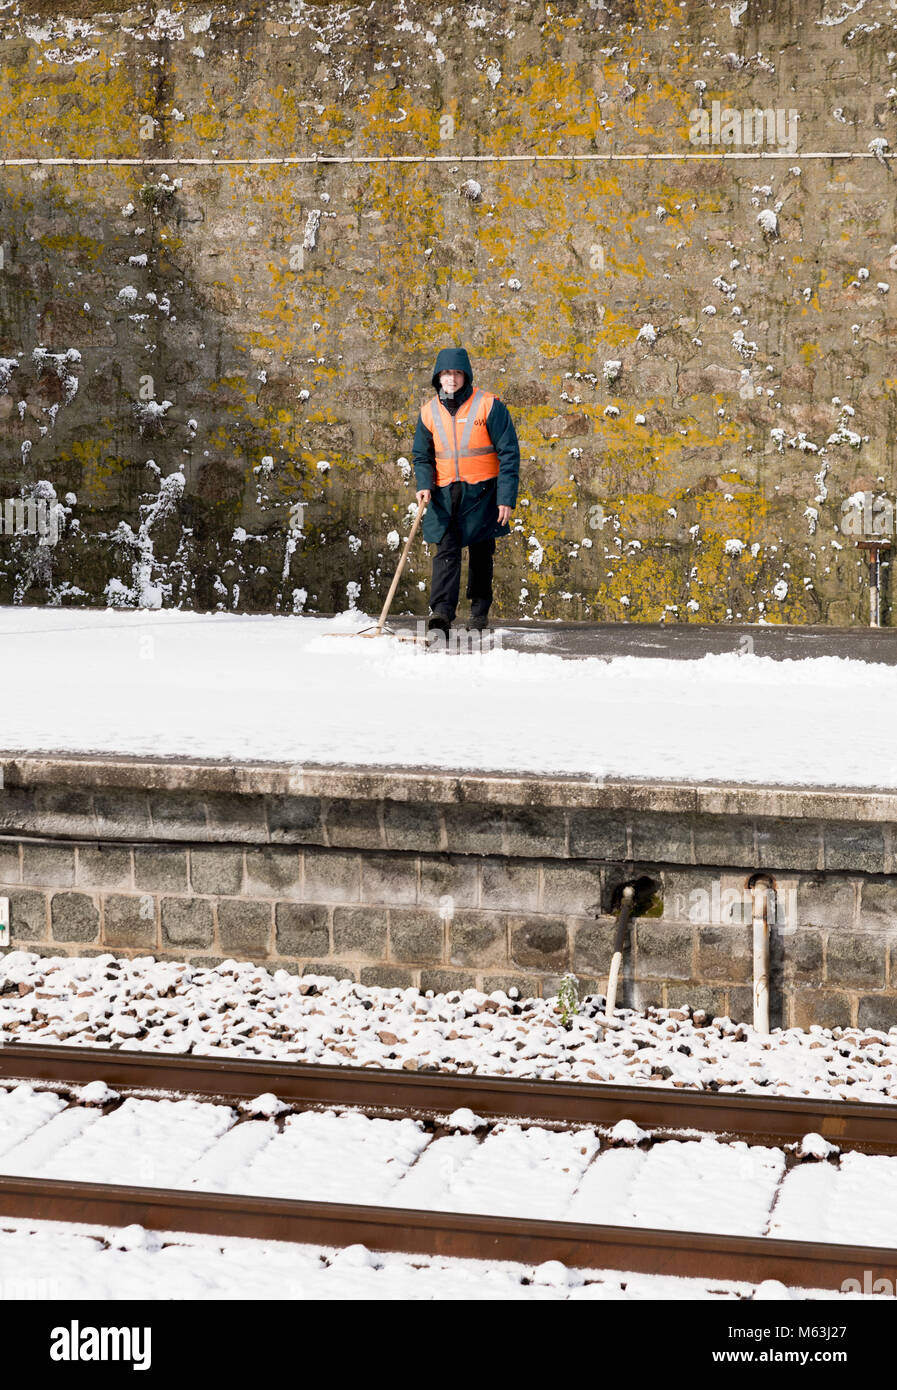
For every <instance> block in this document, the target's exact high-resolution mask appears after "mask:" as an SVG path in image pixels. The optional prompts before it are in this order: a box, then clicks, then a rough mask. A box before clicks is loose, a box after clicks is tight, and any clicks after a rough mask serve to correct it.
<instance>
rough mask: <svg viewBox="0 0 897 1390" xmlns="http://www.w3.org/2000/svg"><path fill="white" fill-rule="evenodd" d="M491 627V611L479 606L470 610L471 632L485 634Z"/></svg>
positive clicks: (469, 625)
mask: <svg viewBox="0 0 897 1390" xmlns="http://www.w3.org/2000/svg"><path fill="white" fill-rule="evenodd" d="M488 626H489V609H488V608H483V607H482V606H481V605H479V604H477V605H475V606H474V607H472V608H471V610H470V617H469V618H468V620H467V627H468V630H469V631H470V632H485V631H486V628H487V627H488Z"/></svg>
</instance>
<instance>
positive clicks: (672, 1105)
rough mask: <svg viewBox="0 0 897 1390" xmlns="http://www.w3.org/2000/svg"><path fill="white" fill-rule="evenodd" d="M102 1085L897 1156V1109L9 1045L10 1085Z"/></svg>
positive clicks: (0, 1064)
mask: <svg viewBox="0 0 897 1390" xmlns="http://www.w3.org/2000/svg"><path fill="white" fill-rule="evenodd" d="M98 1076H100V1077H101V1079H102V1080H103V1081H105V1082H106V1083H107V1084H108V1085H110V1086H114V1087H115V1088H116V1089H118V1090H125V1091H133V1092H135V1093H152V1092H158V1091H177V1092H179V1093H181V1094H184V1095H192V1096H199V1097H201V1098H202V1099H204V1100H213V1101H215V1100H219V1101H228V1102H231V1101H240V1100H251V1099H252V1098H253V1097H255V1096H258V1095H261V1094H262V1093H263V1092H265V1091H272V1092H273V1093H274V1094H275V1095H277V1096H278V1097H279V1098H280V1099H281V1100H284V1101H289V1102H291V1103H292V1104H294V1105H298V1106H312V1105H318V1106H320V1105H326V1106H340V1105H351V1106H355V1107H358V1108H360V1109H364V1110H365V1111H366V1112H367V1113H369V1114H377V1113H379V1114H395V1113H401V1114H410V1115H415V1116H417V1115H433V1114H448V1113H450V1112H451V1111H453V1110H457V1109H460V1108H462V1107H467V1108H469V1109H471V1110H473V1111H474V1112H475V1113H476V1114H478V1115H482V1116H483V1117H484V1118H486V1117H488V1118H491V1119H513V1120H524V1121H534V1122H543V1123H544V1122H546V1121H547V1122H560V1123H563V1124H577V1125H592V1126H594V1127H596V1128H603V1127H606V1128H610V1127H612V1126H613V1125H615V1124H616V1123H617V1121H618V1120H623V1119H626V1120H634V1121H635V1123H636V1124H638V1125H641V1126H642V1127H643V1128H644V1129H651V1130H654V1131H660V1132H662V1133H663V1132H672V1131H673V1130H676V1131H681V1130H698V1131H701V1132H705V1133H709V1134H716V1135H718V1136H720V1137H725V1138H731V1139H743V1140H745V1141H747V1142H749V1143H752V1144H763V1143H775V1144H777V1145H784V1144H791V1143H795V1142H797V1141H799V1140H800V1139H802V1138H803V1136H804V1135H805V1134H809V1133H816V1134H821V1135H822V1136H823V1138H825V1139H828V1140H829V1142H830V1143H834V1144H837V1145H838V1146H839V1148H842V1149H856V1150H858V1151H859V1152H861V1153H870V1154H889V1155H897V1104H893V1105H892V1104H888V1103H882V1104H870V1103H868V1102H865V1101H820V1100H813V1099H804V1098H794V1097H790V1096H787V1097H784V1096H755V1095H722V1094H720V1093H719V1092H708V1091H687V1090H684V1089H672V1088H668V1087H660V1086H615V1085H603V1084H600V1083H597V1082H588V1083H583V1082H576V1081H527V1080H517V1079H514V1078H508V1077H500V1076H480V1075H477V1076H457V1075H449V1074H446V1073H442V1072H408V1071H398V1070H395V1071H390V1070H386V1069H381V1068H373V1067H321V1066H313V1065H308V1064H303V1063H301V1062H280V1061H270V1062H269V1061H259V1060H257V1059H255V1058H245V1057H238V1056H230V1055H225V1056H221V1057H194V1056H192V1055H185V1054H183V1053H167V1052H136V1051H135V1052H130V1051H129V1052H123V1051H119V1050H115V1049H111V1048H106V1047H51V1046H35V1045H32V1044H27V1043H12V1044H8V1045H7V1046H5V1047H0V1083H2V1082H8V1081H13V1080H22V1081H39V1082H43V1083H48V1084H55V1085H60V1086H79V1085H84V1084H86V1083H88V1082H90V1081H94V1080H96V1079H97V1077H98Z"/></svg>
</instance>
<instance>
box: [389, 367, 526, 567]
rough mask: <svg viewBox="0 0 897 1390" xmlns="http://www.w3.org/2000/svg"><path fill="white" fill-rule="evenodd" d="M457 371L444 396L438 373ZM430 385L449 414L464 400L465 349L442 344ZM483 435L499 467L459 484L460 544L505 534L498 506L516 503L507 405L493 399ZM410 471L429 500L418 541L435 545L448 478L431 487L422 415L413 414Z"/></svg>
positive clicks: (469, 379)
mask: <svg viewBox="0 0 897 1390" xmlns="http://www.w3.org/2000/svg"><path fill="white" fill-rule="evenodd" d="M449 371H459V372H463V373H464V376H465V381H464V385H463V386H462V387H461V390H460V391H457V392H456V393H455V395H454V396H453V397H449V396H445V395H443V394H442V392H441V391H440V389H439V374H440V372H449ZM432 380H433V386H434V387H435V389H436V390H437V391H438V392H439V399H440V400H441V401H442V402H443V404H444V405H445V406H446V407H447V408H448V409H449V410H451V411H452V414H454V412H455V410H457V408H458V406H461V405H463V404H464V402H465V401H466V400H467V398H468V397H469V396H471V395H472V394H473V368H472V367H471V365H470V358H469V357H468V355H467V350H466V348H443V349H442V351H441V352H440V353H439V356H438V357H437V358H436V366H435V367H434V368H433V378H432ZM486 429H487V430H488V431H489V438H490V439H491V440H492V443H493V445H494V446H495V452H496V453H497V454H498V465H499V472H498V477H497V478H487V479H486V481H485V482H482V483H464V482H462V483H461V503H460V507H459V510H458V527H459V530H460V532H461V544H462V545H471V544H474V543H476V542H477V541H487V540H489V539H490V538H491V537H493V536H506V535H507V534H508V532H509V531H510V529H511V528H510V526H509V525H508V524H507V523H505V525H504V526H499V524H498V508H499V507H513V506H515V505H516V503H517V487H518V482H519V478H520V446H519V444H518V443H517V432H516V430H515V429H514V422H513V421H512V419H511V417H510V415H509V414H508V408H507V406H505V405H503V404H502V402H501V401H500V400H498V399H496V400H495V401H494V402H493V405H492V409H491V410H490V411H489V414H488V416H487V419H486ZM413 461H414V476H415V479H416V481H417V487H418V490H419V491H420V490H422V489H424V488H428V489H429V490H430V493H431V499H432V500H431V502H430V505H429V506H428V507H427V512H426V516H425V517H424V525H423V533H424V540H425V541H428V542H429V543H430V544H431V545H435V544H437V543H438V542H439V541H441V540H442V537H443V536H444V535H445V530H446V527H447V526H448V524H449V521H450V520H451V515H452V496H451V490H452V485H451V483H447V484H446V486H445V487H436V485H435V483H436V456H435V451H434V449H433V436H432V434H431V433H430V431H429V430H428V429H427V427H426V425H425V424H424V422H423V420H422V419H421V418H420V416H418V419H417V429H416V431H415V434H414V452H413Z"/></svg>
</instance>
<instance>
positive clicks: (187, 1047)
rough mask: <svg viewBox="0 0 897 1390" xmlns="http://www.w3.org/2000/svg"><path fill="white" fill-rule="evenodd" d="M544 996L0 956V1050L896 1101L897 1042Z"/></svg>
mask: <svg viewBox="0 0 897 1390" xmlns="http://www.w3.org/2000/svg"><path fill="white" fill-rule="evenodd" d="M555 1005H556V1001H555V1000H554V999H527V1000H514V999H510V998H509V997H508V996H506V995H504V994H502V993H501V992H500V991H497V992H495V993H494V994H492V995H489V996H487V995H484V994H481V993H478V992H477V991H476V990H466V991H465V992H464V993H458V992H455V993H452V994H438V995H435V996H425V995H422V994H420V993H419V991H418V990H416V989H406V990H396V989H380V988H376V987H373V986H370V987H367V986H363V985H357V984H354V983H352V982H351V981H346V980H342V981H335V980H332V979H329V978H325V977H312V976H308V975H307V976H304V977H302V978H299V977H298V976H295V975H291V974H289V973H288V972H287V971H284V970H279V971H276V972H275V973H274V974H273V975H272V974H270V973H269V972H268V971H267V970H266V969H265V968H264V967H263V966H260V965H253V964H248V963H242V964H241V963H237V962H235V961H225V962H224V963H223V964H222V965H219V966H216V967H214V968H212V969H199V968H197V967H193V966H190V965H187V964H183V963H177V962H171V961H155V960H154V959H153V958H152V957H150V956H145V957H138V958H136V959H133V960H127V959H117V958H116V957H114V956H112V955H102V956H98V957H94V958H75V957H55V958H52V959H45V958H42V957H40V956H37V955H34V954H32V953H29V952H23V951H11V952H9V953H7V954H6V955H5V956H0V1045H2V1044H3V1043H8V1042H11V1041H12V1040H14V1039H18V1040H20V1041H23V1042H32V1043H38V1042H48V1043H73V1044H86V1043H96V1044H103V1045H117V1046H120V1047H122V1048H127V1049H140V1050H144V1049H145V1050H160V1051H169V1052H192V1053H194V1054H195V1055H203V1054H205V1055H212V1054H219V1053H221V1052H228V1051H230V1052H235V1053H237V1054H239V1055H241V1056H245V1057H260V1058H284V1059H288V1060H292V1061H303V1062H316V1063H320V1064H326V1065H350V1066H379V1067H397V1068H398V1067H404V1068H405V1069H408V1070H417V1069H429V1070H437V1071H442V1072H464V1073H479V1074H488V1075H495V1076H515V1077H536V1078H542V1079H546V1080H569V1081H598V1082H618V1083H624V1084H628V1083H637V1082H643V1083H645V1084H650V1085H667V1086H680V1087H693V1088H696V1089H699V1090H701V1089H711V1090H716V1089H718V1090H722V1091H742V1092H751V1093H756V1094H767V1095H768V1094H773V1093H774V1094H778V1095H794V1096H815V1097H821V1098H836V1099H845V1100H867V1101H883V1100H888V1101H890V1100H897V1030H892V1031H891V1032H890V1033H882V1032H875V1031H873V1030H871V1029H865V1030H861V1029H856V1028H843V1029H842V1028H835V1029H833V1030H824V1029H821V1028H819V1027H813V1028H811V1029H810V1031H809V1032H803V1031H801V1030H800V1029H788V1030H781V1029H777V1030H775V1031H774V1032H773V1033H771V1034H770V1035H769V1036H768V1037H765V1036H763V1035H761V1034H757V1033H755V1032H754V1031H753V1029H752V1028H750V1027H749V1026H748V1025H747V1024H734V1023H732V1022H731V1020H729V1019H726V1018H717V1019H714V1020H713V1021H712V1022H708V1021H707V1020H706V1018H705V1016H704V1015H703V1014H702V1013H701V1012H700V1011H695V1012H693V1013H692V1012H691V1011H689V1010H687V1009H672V1010H665V1009H655V1008H651V1009H648V1010H646V1011H645V1012H644V1013H637V1012H634V1011H632V1010H620V1011H619V1014H618V1021H619V1023H620V1025H621V1026H620V1027H617V1028H605V1027H603V1026H602V1022H601V1016H600V1012H599V1005H598V1001H597V1000H591V1001H586V1003H585V1005H584V1006H583V1011H582V1012H581V1013H580V1014H579V1015H577V1016H576V1017H574V1018H573V1020H572V1025H571V1027H570V1028H569V1030H565V1029H564V1028H562V1027H561V1025H560V1021H559V1018H558V1015H557V1013H556V1011H555Z"/></svg>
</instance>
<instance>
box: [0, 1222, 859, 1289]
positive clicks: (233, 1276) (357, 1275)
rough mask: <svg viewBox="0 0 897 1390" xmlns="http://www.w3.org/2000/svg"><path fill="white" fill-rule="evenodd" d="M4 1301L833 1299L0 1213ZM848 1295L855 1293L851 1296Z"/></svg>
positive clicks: (711, 1282)
mask: <svg viewBox="0 0 897 1390" xmlns="http://www.w3.org/2000/svg"><path fill="white" fill-rule="evenodd" d="M0 1297H2V1298H3V1301H4V1303H8V1302H10V1301H12V1300H15V1299H27V1300H29V1301H31V1300H34V1299H49V1298H52V1299H64V1300H71V1299H102V1300H103V1301H107V1300H110V1299H111V1300H118V1299H198V1298H201V1299H231V1300H234V1301H239V1302H243V1301H245V1300H246V1299H296V1300H308V1299H340V1300H343V1299H383V1300H386V1299H388V1300H390V1301H395V1302H398V1301H402V1300H406V1299H413V1300H420V1299H444V1300H455V1299H459V1300H460V1299H463V1300H465V1301H466V1300H477V1301H483V1300H486V1301H489V1300H506V1299H515V1300H516V1299H527V1300H539V1301H547V1300H553V1301H557V1300H560V1299H570V1300H573V1301H578V1300H580V1299H589V1300H591V1299H599V1300H603V1299H606V1300H609V1301H622V1300H636V1301H642V1300H648V1299H652V1300H653V1299H664V1300H667V1299H670V1300H672V1299H675V1300H688V1301H692V1300H694V1299H706V1298H710V1299H715V1300H719V1299H726V1300H732V1299H745V1298H754V1297H758V1298H774V1299H787V1298H792V1299H804V1298H808V1297H809V1298H812V1299H832V1298H842V1297H844V1295H841V1294H837V1293H832V1292H829V1291H827V1290H818V1289H817V1290H800V1289H785V1288H784V1286H783V1285H781V1284H779V1283H775V1282H773V1281H771V1280H770V1281H767V1282H766V1283H765V1284H761V1285H759V1286H754V1285H751V1284H743V1283H729V1282H724V1281H722V1280H708V1281H704V1280H699V1279H677V1278H674V1277H672V1276H669V1275H653V1274H624V1273H620V1272H618V1271H617V1270H603V1271H602V1270H586V1269H575V1270H574V1269H566V1268H565V1267H564V1266H563V1265H560V1264H557V1263H551V1264H544V1265H538V1266H535V1267H534V1266H532V1265H522V1264H516V1263H511V1262H500V1261H494V1260H456V1259H449V1258H444V1257H439V1256H428V1255H394V1254H373V1253H371V1252H370V1251H369V1250H366V1249H365V1247H364V1246H361V1245H355V1246H350V1247H349V1248H348V1249H345V1250H333V1249H329V1248H324V1247H321V1246H312V1245H290V1244H287V1243H281V1242H278V1241H262V1240H240V1239H229V1240H224V1239H221V1238H220V1237H217V1236H199V1235H185V1234H180V1233H177V1232H169V1231H160V1232H155V1231H145V1230H143V1229H142V1228H141V1227H139V1226H130V1227H128V1228H127V1229H126V1230H123V1231H122V1230H112V1229H109V1228H105V1227H97V1226H85V1225H74V1224H70V1223H68V1222H50V1221H26V1220H23V1219H12V1218H8V1217H0ZM847 1297H854V1296H852V1295H847Z"/></svg>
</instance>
